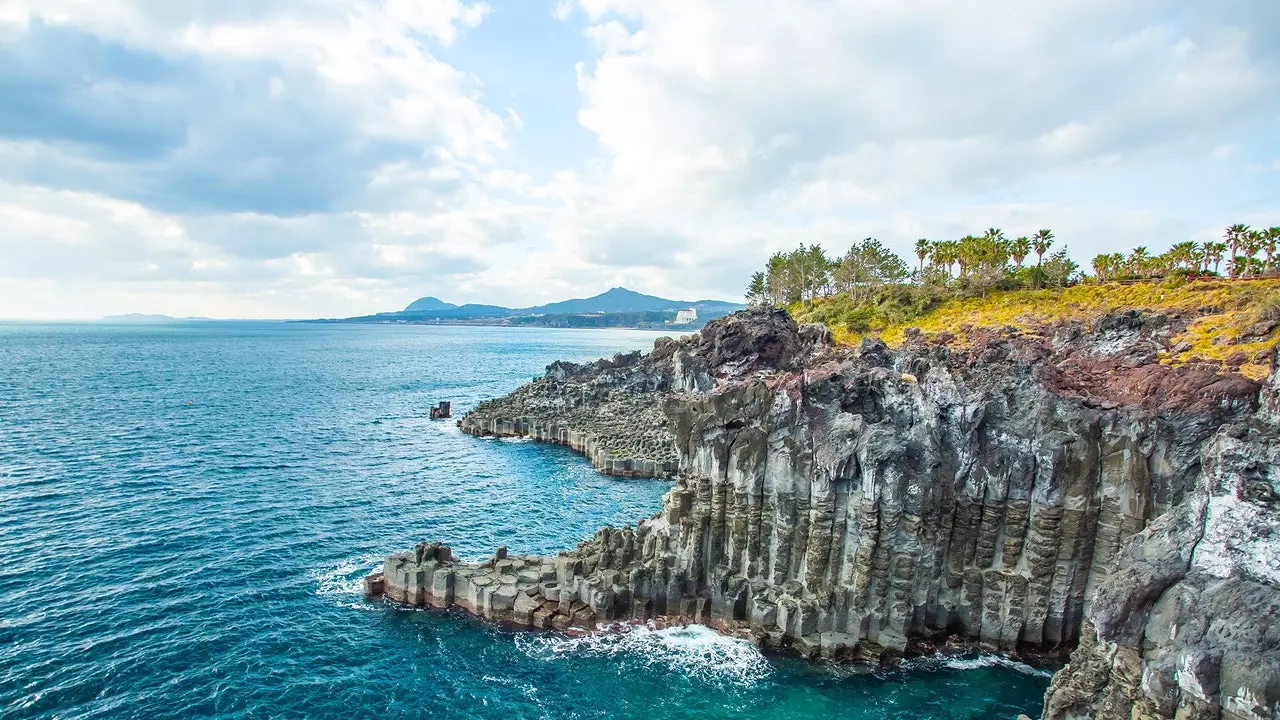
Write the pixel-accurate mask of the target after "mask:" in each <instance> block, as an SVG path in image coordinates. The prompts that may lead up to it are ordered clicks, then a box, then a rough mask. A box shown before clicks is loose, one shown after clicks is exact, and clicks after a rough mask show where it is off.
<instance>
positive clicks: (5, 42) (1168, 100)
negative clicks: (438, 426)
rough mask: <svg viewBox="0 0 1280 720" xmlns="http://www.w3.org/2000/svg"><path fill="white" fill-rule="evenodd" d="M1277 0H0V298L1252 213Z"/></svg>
mask: <svg viewBox="0 0 1280 720" xmlns="http://www.w3.org/2000/svg"><path fill="white" fill-rule="evenodd" d="M1277 28H1280V3H1277V2H1275V0H1215V1H1214V2H1204V1H1203V0H1038V1H1037V2H1035V3H1027V2H1025V0H981V1H979V0H732V1H730V0H491V1H490V2H469V1H466V0H0V318H25V319H44V318H49V319H69V318H92V317H100V316H102V315H109V314H121V313H129V312H144V313H165V314H170V315H200V316H209V317H244V318H305V317H334V316H349V315H360V314H366V313H372V312H379V311H386V310H395V309H400V308H402V307H404V306H405V305H407V304H408V303H409V302H411V301H412V300H413V299H415V298H417V297H420V296H423V295H435V296H438V297H441V298H443V299H445V300H448V301H451V302H455V303H465V302H480V303H493V304H501V305H508V306H531V305H535V304H540V303H544V302H549V301H555V300H561V299H565V298H569V297H582V296H587V295H592V294H595V293H598V292H601V291H604V290H606V289H608V288H610V287H613V286H619V285H620V286H625V287H628V288H631V289H633V290H638V291H641V292H647V293H651V294H656V295H661V296H664V297H670V298H677V299H701V298H716V299H729V300H733V299H740V298H741V297H742V295H743V291H744V288H745V285H746V282H747V280H748V279H749V276H750V274H751V272H752V271H753V270H756V269H758V268H759V267H761V266H762V265H763V263H764V261H765V259H766V258H767V257H768V256H769V255H770V254H771V253H773V252H775V251H779V250H789V249H792V248H794V247H795V246H796V245H797V244H799V243H802V242H803V243H814V242H817V243H820V244H822V245H823V247H825V248H826V249H827V250H828V252H830V253H832V254H842V253H843V251H844V250H845V249H847V248H848V246H849V245H850V244H852V243H853V242H855V241H858V240H860V239H862V238H864V237H868V236H874V237H877V238H879V239H880V240H881V241H882V242H884V243H885V244H887V245H889V246H890V247H892V248H894V249H896V250H897V251H898V252H899V253H900V254H902V255H903V256H904V257H906V258H908V259H909V260H912V261H913V256H912V246H913V245H914V242H915V239H916V238H919V237H927V238H932V239H954V238H957V237H960V236H962V235H965V234H969V233H980V232H981V231H982V230H985V229H986V228H988V227H992V226H994V227H998V228H1001V229H1003V230H1004V232H1005V234H1006V235H1009V236H1017V235H1023V234H1029V233H1031V232H1033V231H1034V230H1036V229H1037V228H1041V227H1048V228H1051V229H1053V230H1054V233H1055V235H1056V236H1057V237H1058V242H1059V243H1060V244H1065V245H1066V246H1068V247H1069V248H1070V251H1071V253H1072V255H1073V256H1074V257H1075V258H1076V259H1077V261H1079V262H1081V264H1083V265H1086V266H1087V264H1088V261H1089V259H1090V258H1092V257H1093V256H1094V255H1095V254H1097V253H1100V252H1112V251H1118V250H1126V249H1128V248H1131V247H1133V246H1136V245H1146V246H1148V247H1149V248H1151V249H1152V250H1153V251H1159V250H1162V249H1163V248H1166V247H1168V246H1169V245H1171V244H1173V243H1175V242H1180V241H1183V240H1198V241H1203V240H1207V239H1213V238H1216V237H1219V236H1221V234H1222V230H1223V228H1224V227H1225V226H1226V225H1228V224H1231V223H1236V222H1243V223H1246V224H1250V225H1254V226H1259V225H1262V226H1270V225H1280V41H1277V39H1276V34H1275V30H1276V29H1277Z"/></svg>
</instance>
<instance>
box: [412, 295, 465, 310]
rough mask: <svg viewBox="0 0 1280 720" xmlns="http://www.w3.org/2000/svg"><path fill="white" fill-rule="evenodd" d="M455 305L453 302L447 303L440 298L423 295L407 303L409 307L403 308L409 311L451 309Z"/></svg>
mask: <svg viewBox="0 0 1280 720" xmlns="http://www.w3.org/2000/svg"><path fill="white" fill-rule="evenodd" d="M456 307H458V306H457V305H454V304H453V303H447V302H445V301H443V300H441V299H440V298H433V297H424V298H418V299H417V300H414V301H413V302H412V303H410V304H409V307H407V308H405V309H404V312H407V313H411V312H430V311H432V310H453V309H454V308H456Z"/></svg>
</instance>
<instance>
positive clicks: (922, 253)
mask: <svg viewBox="0 0 1280 720" xmlns="http://www.w3.org/2000/svg"><path fill="white" fill-rule="evenodd" d="M930 246H931V244H930V242H929V240H928V239H927V238H920V239H919V240H916V257H917V258H919V259H920V275H922V276H923V275H924V259H925V258H927V257H929V248H930Z"/></svg>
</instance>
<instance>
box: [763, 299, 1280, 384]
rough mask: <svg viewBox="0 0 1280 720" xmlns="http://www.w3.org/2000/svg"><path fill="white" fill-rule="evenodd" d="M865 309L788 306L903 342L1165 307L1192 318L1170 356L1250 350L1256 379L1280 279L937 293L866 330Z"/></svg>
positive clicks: (820, 303)
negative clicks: (857, 323) (856, 319)
mask: <svg viewBox="0 0 1280 720" xmlns="http://www.w3.org/2000/svg"><path fill="white" fill-rule="evenodd" d="M909 302H910V301H909V299H908V300H907V301H906V302H903V301H901V300H896V299H894V298H888V299H887V302H885V303H883V304H885V305H888V306H889V307H890V308H896V309H897V310H898V311H899V312H900V313H902V314H906V315H913V314H914V313H910V312H909V311H910V305H909ZM904 306H905V307H904ZM862 308H865V304H859V306H855V304H854V303H853V302H852V299H851V298H850V296H849V295H847V294H842V295H835V296H831V297H824V298H817V299H815V300H812V301H806V302H797V303H792V304H791V305H789V306H788V308H787V309H788V310H789V311H790V312H791V314H792V316H793V317H795V318H796V320H797V321H798V322H821V323H824V324H826V325H827V326H828V327H830V328H831V330H832V332H833V333H834V335H835V337H836V340H837V341H838V342H841V343H846V344H855V343H857V342H859V341H860V340H861V339H862V338H863V337H864V336H867V335H875V336H878V337H880V338H881V339H882V340H884V341H885V342H886V343H888V344H889V345H897V344H899V343H901V342H902V339H903V331H904V330H905V329H907V328H909V327H914V328H919V329H920V330H922V331H923V332H924V333H925V334H926V335H931V334H936V333H940V332H943V331H947V332H950V333H952V334H954V335H955V336H956V340H955V342H957V343H963V342H965V340H966V335H967V334H968V333H967V332H966V331H964V330H963V329H964V328H966V327H967V328H973V329H980V328H985V329H996V328H1001V327H1006V326H1012V327H1015V328H1018V329H1019V330H1024V331H1026V330H1034V329H1035V328H1037V327H1041V326H1044V325H1047V324H1052V323H1054V322H1058V321H1062V320H1091V319H1093V318H1096V317H1099V316H1101V315H1103V314H1106V313H1109V312H1113V311H1116V310H1128V309H1142V310H1157V311H1161V312H1166V313H1177V314H1181V315H1183V316H1184V317H1186V318H1187V321H1188V324H1187V328H1186V330H1185V332H1183V333H1181V334H1180V335H1179V336H1177V337H1175V338H1174V339H1173V343H1172V345H1173V348H1176V349H1178V350H1179V351H1178V352H1173V351H1172V350H1171V351H1170V352H1168V353H1166V354H1165V356H1164V359H1163V362H1166V363H1168V364H1173V365H1179V364H1183V363H1188V362H1197V363H1211V364H1220V365H1223V366H1226V365H1227V361H1228V360H1229V359H1233V360H1238V359H1239V358H1240V354H1243V356H1245V357H1246V358H1247V361H1246V362H1244V363H1242V364H1240V365H1239V371H1240V372H1241V373H1243V374H1245V375H1248V376H1250V377H1253V378H1255V379H1257V378H1261V377H1263V376H1264V375H1265V374H1266V372H1267V370H1268V368H1269V365H1268V361H1267V360H1265V359H1263V358H1264V357H1265V355H1266V353H1265V352H1263V351H1265V350H1267V349H1269V348H1270V347H1271V346H1273V345H1275V344H1276V342H1278V341H1280V325H1276V327H1274V328H1272V329H1269V330H1267V331H1266V332H1265V334H1263V335H1261V336H1255V337H1246V335H1247V333H1248V331H1250V330H1254V331H1257V330H1262V329H1263V328H1266V326H1267V324H1270V323H1274V322H1277V321H1280V278H1259V279H1254V280H1220V279H1212V280H1194V281H1189V282H1188V281H1185V280H1177V279H1175V280H1165V281H1146V282H1133V283H1119V282H1105V283H1104V282H1092V283H1085V284H1080V285H1074V286H1071V287H1064V288H1052V289H1041V290H1029V289H1023V290H1003V291H1002V290H997V291H993V292H990V293H988V294H987V295H986V296H985V297H981V296H979V297H958V296H953V297H942V298H934V299H931V300H930V301H929V306H928V308H927V309H923V310H922V311H921V312H920V313H919V314H918V315H915V316H914V317H904V318H903V319H901V320H896V321H895V320H893V316H894V314H895V313H892V312H886V313H884V317H874V316H873V318H872V319H871V321H870V323H868V325H869V326H868V327H866V329H865V330H861V331H856V330H853V329H851V328H850V324H849V323H848V322H842V321H841V318H845V317H849V316H851V315H853V316H857V315H858V313H859V310H860V309H862ZM903 311H905V312H903ZM863 312H864V314H865V310H864V311H863ZM1259 353H1262V354H1261V355H1259ZM1233 356H1234V357H1233Z"/></svg>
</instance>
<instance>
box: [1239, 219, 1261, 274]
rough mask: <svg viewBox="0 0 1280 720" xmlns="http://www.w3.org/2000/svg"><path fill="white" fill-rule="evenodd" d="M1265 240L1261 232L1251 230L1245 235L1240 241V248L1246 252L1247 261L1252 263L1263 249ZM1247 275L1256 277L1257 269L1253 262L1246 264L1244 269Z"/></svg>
mask: <svg viewBox="0 0 1280 720" xmlns="http://www.w3.org/2000/svg"><path fill="white" fill-rule="evenodd" d="M1263 244H1264V238H1263V235H1262V231H1261V230H1250V231H1248V232H1246V233H1245V234H1244V238H1243V239H1242V240H1241V241H1240V248H1241V249H1242V250H1244V257H1245V259H1246V260H1249V261H1252V260H1253V256H1254V255H1257V254H1258V251H1259V250H1261V249H1262V248H1263ZM1244 270H1245V273H1246V274H1248V275H1256V274H1257V272H1256V268H1255V267H1254V265H1253V263H1252V262H1249V263H1246V264H1245V267H1244Z"/></svg>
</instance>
